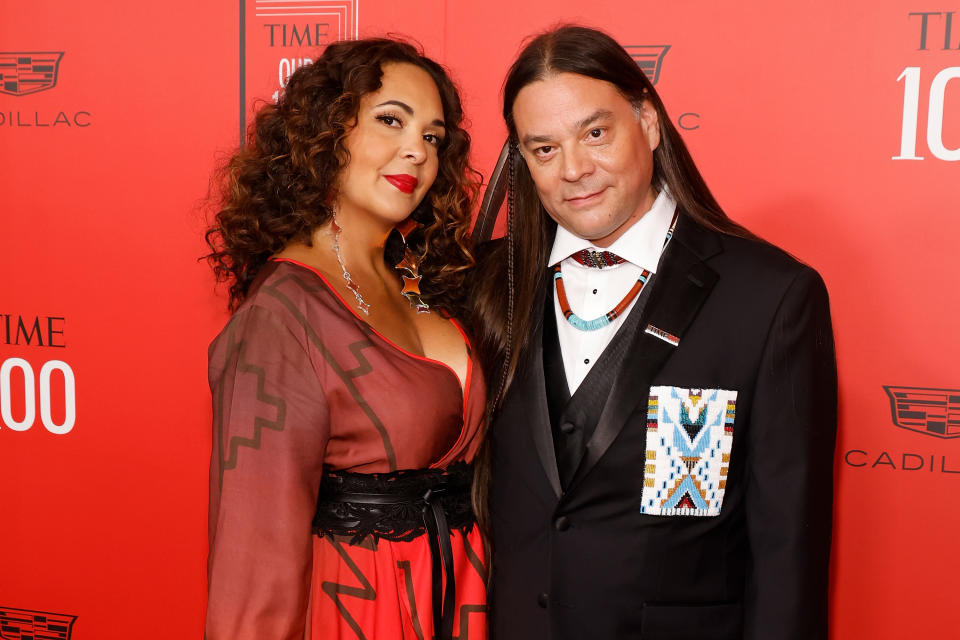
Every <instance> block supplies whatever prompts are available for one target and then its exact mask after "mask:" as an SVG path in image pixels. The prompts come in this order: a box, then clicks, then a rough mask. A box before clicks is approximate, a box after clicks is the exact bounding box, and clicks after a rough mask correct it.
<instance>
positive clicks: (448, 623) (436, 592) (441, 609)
mask: <svg viewBox="0 0 960 640" xmlns="http://www.w3.org/2000/svg"><path fill="white" fill-rule="evenodd" d="M443 490H444V489H443V488H442V487H440V488H437V489H436V490H434V489H428V490H427V492H426V494H424V496H423V501H424V502H425V503H426V504H425V505H424V507H423V523H424V525H425V526H426V527H427V539H428V541H429V543H430V559H431V561H432V562H431V564H432V565H433V637H434V638H436V639H437V640H453V616H454V614H455V612H456V606H457V603H456V578H455V577H454V571H453V545H451V544H450V527H449V526H448V525H447V516H446V515H445V514H444V513H443V509H442V508H441V507H440V503H439V502H438V501H437V500H436V498H437V497H438V495H439V494H440V493H442V492H443ZM444 576H446V585H445V586H444Z"/></svg>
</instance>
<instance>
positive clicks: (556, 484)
mask: <svg viewBox="0 0 960 640" xmlns="http://www.w3.org/2000/svg"><path fill="white" fill-rule="evenodd" d="M551 282H552V279H550V277H549V274H547V276H545V277H544V280H543V282H542V283H541V287H540V292H539V294H538V297H537V300H536V303H535V305H534V309H536V310H539V312H540V313H543V312H544V311H543V310H544V307H545V303H546V294H547V291H548V290H549V289H548V286H547V285H548V284H549V283H551ZM510 393H511V395H515V396H519V397H518V398H517V399H518V401H519V402H520V404H521V405H522V406H523V407H524V408H525V409H526V410H527V411H528V413H527V415H526V416H524V422H525V423H526V425H525V426H523V427H522V428H526V429H529V430H530V437H531V438H532V439H533V444H534V448H536V450H537V456H538V457H539V458H540V463H541V464H542V465H543V471H544V473H545V474H546V476H547V480H548V481H549V482H550V487H551V488H552V489H553V492H554V494H555V495H556V496H557V497H560V494H561V489H560V473H559V471H558V470H557V456H556V451H555V449H554V446H553V432H552V431H551V427H550V408H549V406H548V404H547V385H546V377H545V376H544V371H543V318H542V317H541V319H540V322H538V323H537V325H536V328H535V329H534V333H533V335H532V336H531V337H530V343H529V347H528V351H527V356H526V357H525V363H524V366H523V367H522V368H521V370H520V371H518V377H517V379H515V380H514V382H513V384H512V385H511V389H510Z"/></svg>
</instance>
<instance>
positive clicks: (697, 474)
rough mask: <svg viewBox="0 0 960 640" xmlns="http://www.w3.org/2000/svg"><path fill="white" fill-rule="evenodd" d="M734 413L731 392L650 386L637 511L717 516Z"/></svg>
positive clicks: (658, 513)
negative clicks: (639, 503)
mask: <svg viewBox="0 0 960 640" xmlns="http://www.w3.org/2000/svg"><path fill="white" fill-rule="evenodd" d="M736 410H737V392H736V391H728V390H725V389H682V388H680V387H670V386H660V387H651V388H650V398H649V400H648V403H647V452H646V461H645V465H644V474H643V495H642V497H641V506H640V512H641V513H645V514H649V515H655V516H716V515H720V508H721V506H722V505H723V495H724V492H725V490H726V488H727V471H728V470H729V468H730V448H731V446H732V445H733V423H734V420H735V418H736Z"/></svg>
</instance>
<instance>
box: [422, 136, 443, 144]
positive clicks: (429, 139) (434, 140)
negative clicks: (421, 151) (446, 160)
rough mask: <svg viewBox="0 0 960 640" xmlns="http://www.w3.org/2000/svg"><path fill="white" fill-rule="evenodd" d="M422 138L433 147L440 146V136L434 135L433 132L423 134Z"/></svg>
mask: <svg viewBox="0 0 960 640" xmlns="http://www.w3.org/2000/svg"><path fill="white" fill-rule="evenodd" d="M423 139H424V140H426V141H427V142H429V143H430V144H432V145H433V146H435V147H439V146H440V136H438V135H436V134H435V133H428V134H427V135H425V136H423Z"/></svg>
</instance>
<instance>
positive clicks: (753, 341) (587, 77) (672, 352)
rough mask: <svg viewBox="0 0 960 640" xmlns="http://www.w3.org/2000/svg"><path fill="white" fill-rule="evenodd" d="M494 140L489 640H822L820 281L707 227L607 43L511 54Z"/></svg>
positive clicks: (754, 244) (488, 346) (488, 296)
mask: <svg viewBox="0 0 960 640" xmlns="http://www.w3.org/2000/svg"><path fill="white" fill-rule="evenodd" d="M504 118H505V120H506V123H507V127H508V130H509V132H510V141H509V143H508V144H509V145H510V146H509V147H508V148H509V155H508V157H507V159H506V166H507V173H508V174H509V177H510V182H511V184H510V194H511V196H510V200H511V206H510V209H511V211H510V215H511V218H510V221H509V234H508V241H506V242H504V241H500V242H494V243H490V245H487V246H486V247H482V248H481V249H480V251H479V253H480V255H481V260H480V272H481V273H482V274H485V275H484V277H483V279H482V281H481V282H482V284H481V285H480V290H479V291H478V292H477V293H476V294H475V302H476V303H477V305H478V308H479V309H480V310H481V313H480V315H481V317H482V318H484V319H485V322H486V325H487V326H486V328H485V330H482V331H480V335H479V336H478V337H479V339H478V344H479V345H480V348H481V349H482V350H486V351H487V352H488V353H489V354H492V355H491V356H488V358H489V361H494V362H502V363H503V364H504V367H503V373H502V375H501V376H500V379H498V378H497V373H498V372H497V371H491V372H490V378H491V380H490V387H491V389H492V390H493V391H494V392H495V404H496V409H497V411H496V413H495V416H496V417H495V420H494V422H493V424H492V426H491V438H492V439H491V452H492V455H491V462H490V465H491V466H490V471H491V477H492V482H491V485H490V499H489V506H490V512H491V515H492V518H491V522H490V524H491V530H492V536H493V540H492V542H493V552H494V556H493V558H494V560H493V574H492V576H493V578H492V591H491V616H492V618H491V619H492V630H491V635H492V638H493V639H494V640H510V639H513V638H517V639H521V638H522V639H523V640H538V639H546V638H550V639H552V640H567V639H569V640H574V639H577V640H580V639H583V638H591V639H611V640H612V639H617V640H623V639H626V638H642V639H644V640H658V639H664V640H665V639H670V640H687V639H689V640H733V639H735V638H736V639H740V638H747V639H751V640H752V639H761V638H763V639H770V640H774V639H776V640H793V639H796V640H801V639H802V640H811V639H817V638H826V635H827V588H828V563H829V555H830V530H831V507H832V467H833V447H834V440H835V433H836V408H837V407H836V403H837V397H836V394H837V386H836V366H835V360H834V349H833V338H832V330H831V325H830V314H829V305H828V300H827V292H826V288H825V287H824V284H823V281H822V280H821V278H820V277H819V276H818V275H817V273H816V272H815V271H814V270H812V269H811V268H809V267H807V266H805V265H803V264H801V263H799V262H797V261H796V260H794V259H793V258H791V257H790V256H788V255H787V254H786V253H784V252H783V251H781V250H779V249H777V248H775V247H773V246H771V245H770V244H768V243H765V242H762V241H760V240H758V239H757V238H755V237H754V236H753V235H752V234H750V232H748V231H747V230H745V229H744V228H742V227H740V226H739V225H737V224H736V223H734V222H733V221H731V220H730V219H729V218H727V217H726V215H725V214H724V213H723V211H722V210H721V208H720V207H719V205H718V204H717V203H716V201H715V200H714V199H713V197H712V196H711V195H710V192H709V190H708V189H707V187H706V185H705V184H704V182H703V179H702V178H701V177H700V174H699V172H698V171H697V169H696V167H695V165H694V164H693V161H692V159H691V158H690V155H689V153H688V152H687V150H686V148H685V146H684V144H683V141H682V140H681V138H680V136H679V135H678V133H677V131H676V130H675V129H674V127H673V126H672V124H671V123H670V120H669V119H668V117H667V114H666V111H665V109H664V107H663V104H662V102H661V101H660V98H659V97H658V96H657V94H656V93H655V91H654V89H653V86H652V85H651V84H650V83H649V81H648V80H647V78H646V77H645V76H644V74H643V73H642V72H641V71H640V69H639V68H638V67H637V66H636V64H635V63H634V62H633V61H632V59H631V58H630V56H629V55H628V54H627V53H626V52H625V51H624V50H623V49H622V48H621V47H620V46H619V45H617V43H616V42H615V41H614V40H613V39H611V38H610V37H609V36H607V35H605V34H603V33H601V32H598V31H595V30H591V29H585V28H580V27H563V28H559V29H556V30H554V31H551V32H548V33H546V34H544V35H541V36H539V37H538V38H536V39H534V40H533V41H531V42H530V43H529V44H528V45H527V46H526V48H525V49H524V50H523V51H522V52H521V53H520V56H519V58H518V60H517V61H516V62H515V63H514V65H513V67H512V68H511V70H510V73H509V75H508V77H507V81H506V83H505V87H504ZM491 188H495V187H491ZM494 205H495V203H494ZM494 205H491V206H492V207H494V208H495V206H494ZM488 222H489V220H481V222H480V223H478V224H479V225H480V229H481V231H479V233H480V234H481V235H482V234H483V233H485V231H484V229H486V228H488V227H489V225H488V224H487V223H488ZM505 265H506V266H505ZM504 271H505V272H504ZM505 290H506V291H507V292H508V295H507V296H504V295H503V294H504V291H505ZM505 298H506V299H507V302H503V300H504V299H505ZM503 318H507V320H506V321H504V320H503Z"/></svg>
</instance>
